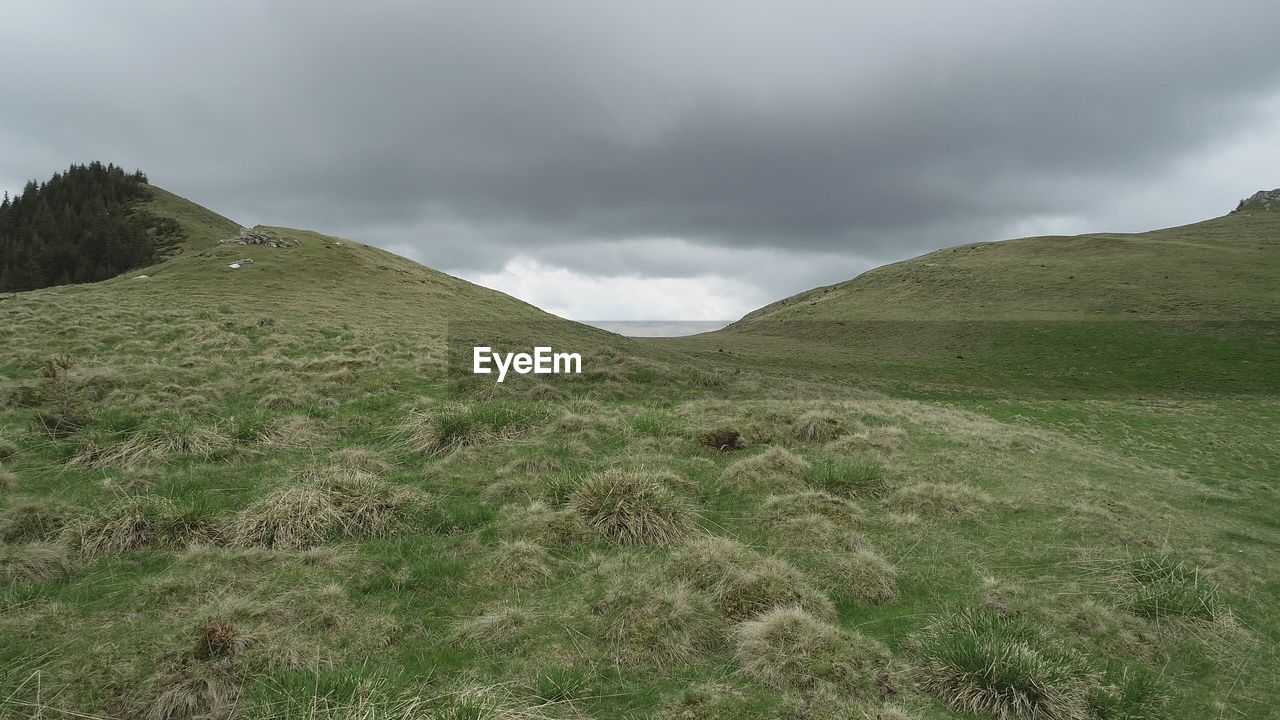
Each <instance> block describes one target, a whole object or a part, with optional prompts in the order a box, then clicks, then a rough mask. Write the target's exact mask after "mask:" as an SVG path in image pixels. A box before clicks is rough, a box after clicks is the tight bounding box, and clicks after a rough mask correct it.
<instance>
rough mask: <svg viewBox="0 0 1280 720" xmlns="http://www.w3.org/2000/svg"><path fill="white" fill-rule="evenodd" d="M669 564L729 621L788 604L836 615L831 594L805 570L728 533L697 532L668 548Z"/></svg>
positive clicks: (827, 616) (822, 614)
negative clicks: (676, 546) (697, 535)
mask: <svg viewBox="0 0 1280 720" xmlns="http://www.w3.org/2000/svg"><path fill="white" fill-rule="evenodd" d="M671 568H672V572H673V574H674V575H675V576H676V577H677V578H678V579H680V580H681V581H683V582H685V583H688V585H689V586H690V587H692V588H695V589H697V590H699V591H701V592H704V593H706V594H707V595H708V596H710V598H711V600H712V602H713V604H714V605H715V607H716V609H717V610H719V611H720V613H721V614H722V615H724V616H725V617H728V618H730V619H733V620H744V619H746V618H749V617H752V616H753V615H758V614H759V613H762V612H765V611H766V610H770V609H772V608H775V607H785V606H791V605H794V606H799V607H802V608H804V609H805V610H807V611H809V612H810V613H812V614H814V615H817V616H819V617H823V618H834V617H835V605H834V604H833V603H832V602H831V599H830V598H828V597H827V596H826V595H825V594H823V593H822V591H820V590H818V589H817V588H815V587H814V586H813V585H812V583H810V582H809V579H808V578H807V577H806V576H805V575H804V573H802V572H800V571H799V570H797V569H796V568H794V567H792V566H791V565H790V564H789V563H787V562H786V561H785V560H782V559H781V558H774V557H764V556H762V555H760V554H759V553H757V552H755V551H753V550H751V549H749V548H747V547H745V546H743V545H742V544H740V543H737V542H734V541H732V540H729V539H727V538H721V537H701V538H697V539H695V540H692V541H690V542H688V543H686V544H685V545H684V546H683V547H680V548H679V549H677V550H676V551H675V552H673V553H672V555H671Z"/></svg>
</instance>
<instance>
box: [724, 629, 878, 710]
mask: <svg viewBox="0 0 1280 720" xmlns="http://www.w3.org/2000/svg"><path fill="white" fill-rule="evenodd" d="M732 640H733V644H734V656H735V657H736V658H737V661H738V664H739V666H740V667H741V668H742V670H743V672H744V673H746V674H747V675H748V676H749V677H751V678H752V679H753V680H755V681H756V682H759V683H762V684H764V685H769V686H771V687H777V688H784V689H796V690H816V689H830V690H833V691H836V692H839V693H841V694H845V695H850V696H853V697H856V698H860V699H864V700H872V699H874V700H878V699H880V698H882V697H884V696H887V695H889V694H891V693H892V692H893V691H894V687H895V682H894V678H893V675H892V672H891V670H890V660H891V656H890V654H889V650H888V649H887V648H885V647H884V646H883V645H881V644H880V643H879V642H876V641H875V640H872V639H870V638H867V637H865V636H864V635H862V634H860V633H857V632H846V631H841V630H839V629H837V628H835V627H834V626H831V625H828V624H827V623H825V622H822V621H821V620H819V619H817V618H815V617H813V616H812V615H810V614H809V613H807V612H805V611H804V610H802V609H800V608H797V607H779V608H774V609H772V610H769V611H768V612H766V613H764V614H762V615H760V616H759V617H757V618H755V619H753V620H748V621H746V622H743V623H741V624H739V625H738V626H737V627H735V628H734V629H733V633H732Z"/></svg>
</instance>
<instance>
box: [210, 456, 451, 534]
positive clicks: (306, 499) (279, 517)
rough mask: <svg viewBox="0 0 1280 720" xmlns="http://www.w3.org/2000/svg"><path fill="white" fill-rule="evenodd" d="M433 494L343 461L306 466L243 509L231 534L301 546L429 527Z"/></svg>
mask: <svg viewBox="0 0 1280 720" xmlns="http://www.w3.org/2000/svg"><path fill="white" fill-rule="evenodd" d="M433 505H434V498H432V497H431V496H430V495H428V494H426V493H424V492H421V491H419V490H416V489H413V488H407V487H401V486H393V485H389V484H387V483H384V482H382V481H380V480H378V479H376V478H374V477H373V476H371V475H368V474H366V473H362V472H358V471H352V470H347V469H345V468H341V467H333V466H330V467H321V468H308V469H305V470H303V471H302V472H300V473H298V475H297V476H295V478H294V480H293V482H292V483H291V484H289V485H285V486H283V487H281V488H278V489H277V490H275V491H274V492H272V493H270V494H269V495H267V496H266V497H263V498H262V499H260V500H258V501H257V502H255V503H253V504H252V505H250V506H248V507H246V508H245V509H244V510H241V511H240V512H239V513H238V514H237V515H236V518H235V521H234V523H233V526H232V533H231V534H232V540H233V542H235V543H236V544H237V545H241V546H252V545H257V546H262V547H274V548H281V549H301V548H310V547H315V546H317V545H321V544H323V543H325V542H328V541H330V540H333V539H336V538H341V537H349V538H357V537H388V536H390V535H393V534H396V533H399V532H406V531H413V530H422V529H425V528H424V527H423V526H422V525H421V524H420V523H421V518H422V516H423V515H424V513H426V512H427V511H429V510H430V509H431V508H432V507H433Z"/></svg>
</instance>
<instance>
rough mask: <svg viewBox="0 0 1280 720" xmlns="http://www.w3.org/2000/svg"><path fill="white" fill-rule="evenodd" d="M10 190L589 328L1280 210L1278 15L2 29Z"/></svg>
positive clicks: (343, 15) (547, 9)
mask: <svg viewBox="0 0 1280 720" xmlns="http://www.w3.org/2000/svg"><path fill="white" fill-rule="evenodd" d="M0 17H2V20H0V63H2V66H3V68H4V72H3V74H0V149H2V150H3V153H2V155H0V157H2V158H3V160H2V161H0V187H4V188H7V189H9V190H10V191H11V192H13V191H16V190H18V189H20V188H21V185H22V183H23V182H24V181H25V180H26V179H28V178H37V179H40V178H44V177H47V176H48V175H49V174H51V173H52V172H53V171H55V170H59V169H63V168H65V166H67V165H68V164H70V163H72V162H86V161H89V160H92V159H101V160H103V161H112V162H115V163H117V164H123V165H125V166H126V167H128V168H130V169H132V168H135V167H136V168H141V169H143V170H144V171H146V172H147V173H148V175H149V176H150V177H151V180H152V182H153V183H155V184H157V185H160V186H162V187H165V188H167V189H170V190H172V191H174V192H177V193H178V194H180V195H184V196H186V197H189V198H191V199H192V200H195V201H196V202H199V203H201V204H203V205H206V206H208V207H210V208H212V209H214V210H217V211H219V212H221V213H223V214H224V215H227V216H229V217H231V218H233V219H235V220H237V221H239V222H241V223H244V224H249V225H252V224H257V223H263V224H275V225H289V226H295V227H305V228H309V229H315V230H319V231H322V232H327V233H332V234H336V235H343V236H347V237H350V238H353V239H356V240H360V241H364V242H369V243H372V244H375V245H379V246H381V247H384V248H387V249H390V250H392V251H395V252H398V253H400V254H403V255H406V256H409V257H412V258H414V259H416V260H419V261H421V262H423V263H425V264H427V265H430V266H433V267H436V268H439V269H442V270H445V271H448V272H451V273H454V274H457V275H461V276H463V277H466V278H468V279H471V280H474V281H476V282H480V283H482V284H484V285H488V286H491V287H495V288H498V289H501V290H504V291H506V292H509V293H511V294H513V295H516V296H518V297H521V298H523V299H525V300H528V301H530V302H533V303H535V304H537V305H539V306H541V307H544V308H546V309H548V310H551V311H552V312H556V313H559V314H561V315H565V316H568V317H572V318H576V319H620V320H715V319H734V318H736V317H738V316H740V315H742V314H743V313H744V312H746V311H748V310H751V309H753V308H754V307H757V306H759V305H761V304H764V303H766V302H769V301H772V300H776V299H778V298H781V297H784V296H787V295H790V294H792V293H795V292H798V291H801V290H805V289H807V288H810V287H812V286H815V285H820V284H826V283H830V282H836V281H839V280H844V279H847V278H849V277H852V276H854V275H856V274H858V273H859V272H862V271H863V270H866V269H868V268H870V267H873V266H875V265H879V264H882V263H885V262H891V261H894V260H899V259H903V258H906V257H910V256H912V255H916V254H919V253H921V252H924V251H927V250H931V249H935V248H938V247H943V246H947V245H954V244H957V243H962V242H972V241H977V240H991V239H1001V238H1005V237H1010V236H1017V235H1027V234H1043V233H1068V232H1069V233H1076V232H1089V231H1100V230H1142V229H1149V228H1153V227H1162V226H1168V225H1176V224H1180V223H1184V222H1189V221H1194V220H1198V219H1203V218H1207V217H1210V216H1216V215H1220V214H1223V213H1224V212H1226V211H1227V210H1230V209H1231V208H1232V207H1233V206H1234V204H1235V202H1236V201H1237V200H1238V199H1239V198H1240V197H1243V196H1245V195H1247V194H1250V193H1252V192H1253V191H1255V190H1258V189H1261V188H1264V187H1266V188H1272V187H1277V186H1280V51H1277V45H1276V34H1275V26H1276V22H1277V20H1276V18H1277V17H1278V16H1277V14H1276V6H1275V2H1274V0H1235V1H1233V2H1231V3H1221V2H1200V1H1198V0H1176V1H1171V0H1125V1H1124V2H1115V0H1107V1H1105V2H1098V1H1094V0H1070V1H1069V2H1051V1H1037V2H1030V1H1028V0H1003V1H998V2H997V1H991V0H963V1H961V0H957V1H955V2H930V3H925V2H909V1H907V2H904V1H902V0H899V1H897V2H874V3H871V2H856V1H854V0H831V1H829V2H807V1H803V0H786V1H785V2H784V1H782V0H779V1H777V2H764V1H761V2H754V1H752V0H723V1H716V2H698V1H696V0H670V1H668V0H647V1H646V2H626V3H623V2H605V1H603V0H578V1H574V2H569V1H560V0H537V1H536V2H530V1H527V0H510V1H509V2H485V1H483V0H480V1H477V0H467V1H466V2H461V1H459V2H448V3H445V2H421V1H419V2H403V3H390V2H368V1H366V2H359V3H356V2H343V3H337V2H317V1H316V0H269V1H268V0H261V1H260V2H236V1H234V0H219V1H218V2H205V3H199V4H197V3H194V2H191V3H187V2H180V3H175V2H172V1H171V0H155V1H153V2H130V1H128V0H120V1H119V2H110V3H104V2H93V1H91V0H84V1H83V2H59V1H57V0H37V1H31V2H25V1H21V0H20V1H17V2H10V3H6V4H5V6H4V9H3V13H2V15H0Z"/></svg>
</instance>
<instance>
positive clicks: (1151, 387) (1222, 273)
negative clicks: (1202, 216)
mask: <svg viewBox="0 0 1280 720" xmlns="http://www.w3.org/2000/svg"><path fill="white" fill-rule="evenodd" d="M1278 319H1280V212H1278V211H1277V210H1276V209H1274V208H1273V204H1271V203H1266V202H1262V201H1254V202H1250V203H1246V204H1244V205H1242V206H1241V208H1240V209H1239V210H1238V211H1236V212H1234V213H1232V214H1230V215H1227V216H1225V217H1221V218H1217V219H1214V220H1208V221H1205V222H1201V223H1196V224H1193V225H1187V226H1183V227H1177V228H1170V229H1165V230H1156V231H1152V232H1147V233H1138V234H1132V235H1122V234H1096V235H1082V236H1078V237H1041V238H1025V239H1020V240H1007V241H1004V242H993V243H976V244H972V245H962V246H959V247H954V248H948V249H945V250H939V251H937V252H933V253H929V254H927V255H922V256H920V257H917V258H913V259H911V260H906V261H903V262H899V263H895V264H892V265H887V266H884V267H881V268H876V269H875V270H871V271H869V272H866V273H864V274H862V275H860V276H858V277H856V278H854V279H852V280H849V281H847V282H843V283H838V284H835V285H830V286H827V287H820V288H815V289H813V290H810V291H807V292H804V293H800V294H798V295H795V296H793V297H790V298H787V299H785V300H781V301H779V302H776V303H773V304H771V305H768V306H765V307H763V308H761V309H759V310H756V311H755V312H752V313H750V314H748V315H747V316H745V317H744V318H743V319H742V320H740V321H738V322H736V323H734V324H732V325H730V326H728V327H727V328H725V329H723V330H720V331H718V332H715V333H710V334H706V335H702V336H697V337H693V338H688V339H684V340H674V341H669V342H668V343H667V345H668V347H670V348H672V349H675V348H682V349H685V350H688V351H690V352H693V353H694V354H695V355H699V356H701V357H703V358H706V361H707V362H716V361H717V360H718V359H719V358H721V357H724V356H725V355H728V356H731V357H732V358H734V362H738V363H747V364H750V365H754V366H757V367H761V368H770V367H772V368H779V369H785V371H787V372H805V373H811V374H820V375H822V376H824V377H829V378H833V379H843V380H846V381H852V382H858V383H865V384H870V385H874V386H877V387H884V388H893V389H895V390H896V391H898V392H908V393H911V394H923V395H925V396H932V395H934V394H937V393H939V392H942V393H944V394H954V393H958V394H960V395H971V394H974V393H977V394H988V393H991V392H996V393H1003V392H1012V393H1016V394H1025V393H1033V394H1053V395H1061V394H1069V395H1072V396H1078V395H1114V394H1116V393H1121V394H1127V395H1132V394H1142V393H1148V392H1152V393H1161V394H1163V393H1167V392H1177V393H1182V394H1191V395H1195V394H1217V393H1231V394H1257V393H1263V394H1268V395H1274V394H1276V393H1280V377H1277V375H1276V373H1272V372H1265V371H1264V368H1266V367H1268V366H1271V365H1273V364H1274V363H1277V362H1280V342H1278V338H1280V335H1277V332H1276V323H1277V320H1278ZM797 343H801V344H799V345H798V344H797Z"/></svg>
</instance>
